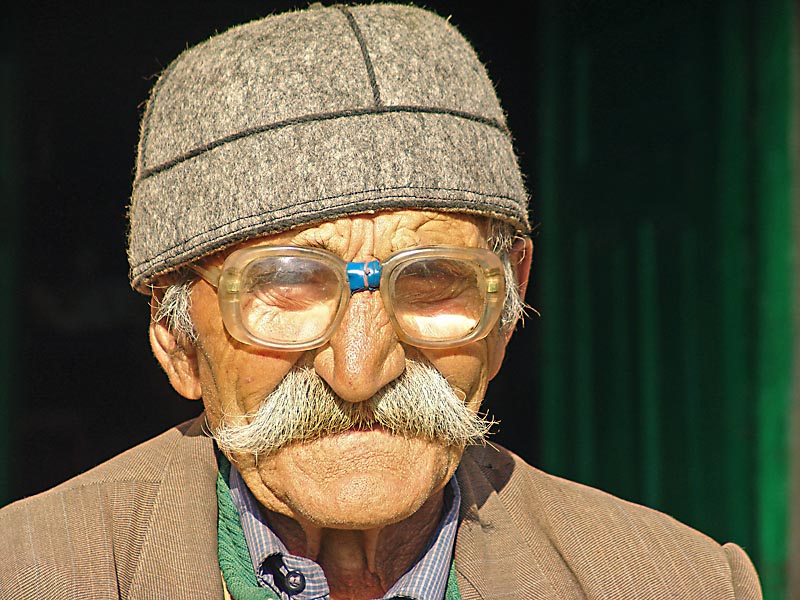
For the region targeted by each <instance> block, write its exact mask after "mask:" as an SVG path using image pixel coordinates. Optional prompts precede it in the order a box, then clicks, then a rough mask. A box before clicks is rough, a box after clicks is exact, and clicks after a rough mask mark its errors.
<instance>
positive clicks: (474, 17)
mask: <svg viewBox="0 0 800 600" xmlns="http://www.w3.org/2000/svg"><path fill="white" fill-rule="evenodd" d="M306 5H307V3H306V2H254V1H249V2H189V1H186V0H182V1H173V2H164V3H160V4H150V5H147V4H141V3H117V2H106V3H100V2H97V3H88V2H80V3H71V2H70V3H48V2H40V1H38V2H37V1H34V2H29V3H25V4H23V5H18V6H17V8H16V10H15V12H14V13H13V17H12V18H10V19H7V20H5V21H4V22H3V25H4V27H5V31H4V34H5V35H4V40H3V44H4V46H3V48H4V55H5V56H6V57H9V59H10V60H9V64H10V68H11V69H12V72H11V75H10V77H9V79H8V80H7V81H9V82H10V86H9V88H7V89H6V90H5V91H4V93H5V94H7V97H6V103H7V108H8V109H9V110H10V111H11V114H13V115H15V116H14V118H13V119H12V131H13V135H14V137H15V138H16V142H15V144H14V156H13V157H12V160H13V162H14V173H13V177H14V180H15V185H16V189H17V197H16V198H4V202H5V203H6V204H7V206H6V209H5V210H6V212H5V214H6V215H11V217H10V218H13V219H14V220H15V222H16V228H15V229H16V232H17V233H16V235H17V236H18V237H17V239H16V249H17V253H16V265H15V267H16V269H17V273H18V275H17V280H16V281H17V284H18V285H15V286H14V288H13V291H12V298H13V300H12V301H13V302H14V303H15V307H14V310H15V314H16V318H15V319H14V322H13V323H12V324H11V327H12V328H13V329H12V331H10V332H9V333H10V335H11V336H12V339H13V343H12V346H13V348H14V357H13V365H14V367H13V371H14V377H13V383H12V385H13V393H12V397H13V398H15V401H14V402H13V404H12V406H11V407H9V413H10V415H11V420H12V421H13V427H12V428H11V432H10V433H11V436H12V440H13V445H12V444H9V446H12V447H13V448H14V451H13V453H12V461H11V464H10V486H9V493H8V496H7V498H6V500H13V499H16V498H19V497H22V496H25V495H29V494H32V493H35V492H38V491H41V490H43V489H46V488H48V487H50V486H52V485H54V484H56V483H59V482H60V481H63V480H64V479H66V478H68V477H70V476H72V475H75V474H77V473H79V472H81V471H83V470H85V469H87V468H89V467H91V466H93V465H95V464H97V463H99V462H101V461H103V460H105V459H107V458H109V457H111V456H113V455H115V454H117V453H118V452H120V451H122V450H124V449H126V448H129V447H131V446H133V445H134V444H136V443H138V442H140V441H143V440H145V439H147V438H149V437H151V436H153V435H155V434H157V433H160V432H161V431H163V430H164V429H166V428H168V427H169V426H170V425H172V424H175V423H177V422H180V421H182V420H184V419H186V418H189V417H192V416H194V415H195V414H197V413H198V412H199V410H200V404H199V403H193V402H189V401H187V400H185V399H183V398H181V397H179V396H178V395H177V394H176V393H174V392H173V391H172V389H171V387H170V386H169V383H168V381H167V379H166V377H165V376H164V374H163V373H162V372H161V370H160V368H159V367H158V365H157V363H156V361H155V360H154V358H153V357H152V355H151V353H150V349H149V344H148V341H147V325H148V318H149V311H148V307H147V299H146V298H145V297H143V296H140V295H138V294H137V293H135V292H133V291H132V290H131V289H130V288H129V286H128V282H127V268H128V267H127V261H126V256H125V236H126V221H125V211H126V204H127V200H128V195H129V193H130V185H131V181H132V175H133V164H134V156H135V149H136V143H137V133H138V122H139V118H140V115H141V111H142V106H143V103H144V101H145V99H146V98H147V96H148V92H149V89H150V87H151V86H152V85H153V84H154V82H155V79H156V77H157V75H158V73H159V72H160V71H161V70H162V69H163V68H164V67H165V66H166V65H167V64H168V63H169V62H170V61H171V60H172V59H173V58H175V57H176V56H177V55H178V54H179V53H180V52H181V51H182V50H183V49H184V48H185V47H187V46H189V45H194V44H196V43H198V42H200V41H202V40H204V39H206V38H207V37H209V36H211V35H213V34H214V33H215V32H218V31H223V30H225V29H227V28H228V27H230V26H232V25H235V24H239V23H242V22H246V21H249V20H252V19H255V18H258V17H261V16H265V15H267V14H270V13H273V12H282V11H283V10H285V9H288V8H292V7H302V6H306ZM426 6H427V7H428V8H431V9H432V10H434V11H436V12H438V13H439V14H441V15H443V16H448V15H450V14H452V19H451V20H452V22H453V23H454V24H455V25H457V26H458V27H459V28H460V29H461V31H462V32H463V33H464V34H465V35H466V36H467V38H468V39H470V40H471V41H472V42H473V43H474V45H475V46H476V49H477V51H478V53H479V55H480V56H481V58H482V59H483V60H484V61H485V62H486V63H487V65H488V69H489V72H490V75H491V76H492V78H493V79H494V81H495V82H496V85H497V89H498V92H499V94H500V97H501V99H502V100H503V103H504V108H505V109H506V111H507V112H508V113H509V124H510V127H511V129H512V131H514V132H515V134H516V141H517V147H518V150H519V153H520V156H521V162H522V166H523V170H524V171H525V173H526V174H528V176H529V179H530V180H531V181H534V182H535V177H533V171H534V168H535V165H534V164H533V163H534V160H533V158H534V157H533V139H534V136H535V131H534V128H535V119H534V111H533V103H534V98H533V95H534V90H535V70H534V68H533V64H534V57H533V55H532V52H533V47H532V43H531V33H530V29H531V19H532V18H533V17H532V16H530V15H527V16H526V15H523V14H520V13H519V11H518V10H514V9H512V7H513V6H514V3H512V2H496V3H493V7H494V9H493V10H492V11H491V12H488V13H487V12H486V11H485V10H479V8H478V7H477V6H467V5H464V4H462V3H460V2H428V3H427V4H426ZM531 187H533V188H535V185H532V186H531ZM11 202H13V203H14V206H11V205H10V204H9V203H11ZM534 219H535V217H534ZM532 287H533V289H534V291H533V294H534V295H532V296H529V301H530V302H531V303H532V304H536V302H535V300H534V299H532V298H535V288H536V283H535V278H534V282H533V285H532ZM536 327H537V325H536V319H535V318H533V319H530V320H529V322H528V325H527V326H526V328H525V330H524V331H523V332H522V333H521V334H520V335H518V336H517V338H516V339H515V340H514V342H513V344H512V348H511V350H510V353H509V358H508V364H507V365H506V366H505V368H504V369H503V371H502V372H501V375H500V376H499V377H498V379H497V380H496V383H494V384H493V385H492V387H491V392H490V398H489V399H488V400H487V406H488V407H489V408H490V410H491V412H492V413H493V414H494V415H495V417H496V418H498V419H499V420H500V421H501V426H500V428H499V432H500V433H499V434H498V435H497V436H496V437H495V438H494V439H495V441H497V442H500V443H504V444H508V445H511V446H512V447H515V448H516V449H517V450H518V451H519V452H520V453H522V454H523V455H524V456H526V457H528V458H529V459H535V454H536V445H535V443H534V440H533V437H532V432H533V431H535V423H534V422H533V419H534V395H533V388H534V387H535V382H534V379H535V377H536V366H535V365H536V361H535V358H534V354H535V345H534V343H533V342H534V339H535V337H536ZM511 397H513V398H514V401H513V402H512V401H509V400H508V398H511ZM512 409H513V410H512ZM0 500H2V499H0Z"/></svg>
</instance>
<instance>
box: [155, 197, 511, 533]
mask: <svg viewBox="0 0 800 600" xmlns="http://www.w3.org/2000/svg"><path fill="white" fill-rule="evenodd" d="M485 238H486V233H485V231H484V227H483V226H482V221H481V220H479V219H475V218H472V217H468V216H465V215H457V214H442V213H433V212H425V211H414V210H405V211H394V212H385V213H379V214H376V215H374V216H357V217H347V218H341V219H338V220H335V221H332V222H327V223H323V224H321V225H314V226H309V227H305V228H299V229H296V230H292V231H289V232H285V233H281V234H278V235H273V236H267V237H264V238H260V239H258V240H254V241H252V242H248V243H246V244H244V245H245V246H251V245H291V246H308V247H314V248H322V249H325V250H328V251H330V252H333V253H335V254H337V255H338V256H340V257H341V258H343V259H344V260H346V261H368V260H372V259H378V260H383V259H386V258H387V257H388V256H389V255H391V254H392V253H394V252H397V251H399V250H403V249H408V248H413V247H417V246H432V245H447V246H462V247H468V248H473V247H479V248H483V247H486V241H485ZM223 259H224V257H218V261H219V262H220V263H221V261H222V260H223ZM522 271H524V268H523V269H522ZM523 291H524V290H523ZM191 315H192V317H193V320H194V324H195V328H196V331H197V341H196V343H195V344H194V348H193V349H191V350H190V351H189V352H188V355H189V361H188V363H187V364H190V368H189V369H188V372H189V374H188V375H187V376H186V377H185V379H188V380H191V386H190V387H191V389H192V390H195V391H194V392H191V391H190V392H187V391H186V389H178V391H179V392H181V393H184V395H188V396H192V395H197V394H198V393H199V394H200V395H202V398H203V402H204V404H205V408H206V412H207V416H208V421H209V424H210V426H211V428H212V430H213V429H215V428H216V427H217V426H218V425H219V424H220V422H221V421H222V420H223V418H224V419H226V420H227V419H236V418H237V417H242V416H244V415H248V414H251V413H253V412H254V411H256V410H257V409H258V407H259V405H260V404H261V402H262V401H263V400H264V398H265V397H266V396H267V395H268V394H270V392H272V391H273V390H274V389H275V388H276V386H278V385H279V383H280V382H281V381H282V380H283V378H284V377H285V376H286V374H287V373H288V372H289V371H290V370H292V369H293V368H294V367H297V366H310V367H313V369H314V371H315V372H316V373H317V374H318V375H319V376H320V377H321V378H322V379H323V380H324V381H325V382H326V383H327V384H328V385H329V386H330V388H331V389H332V390H333V392H334V393H335V394H336V395H337V396H338V398H339V401H340V402H343V403H353V404H357V403H362V402H365V401H367V400H369V399H370V398H372V397H373V396H374V395H375V394H376V393H377V392H379V391H380V390H381V389H382V388H384V387H385V386H386V385H387V384H389V383H391V382H392V381H394V380H395V379H396V378H398V377H399V376H400V375H401V374H402V373H403V372H404V371H405V369H406V365H407V361H410V360H411V361H417V362H422V363H428V364H430V365H432V366H433V367H434V368H435V369H436V370H437V371H438V372H439V373H441V374H442V375H443V376H444V377H445V378H446V380H447V382H448V383H449V385H450V386H451V387H452V388H453V390H454V391H455V393H456V394H457V395H458V397H459V398H462V399H463V401H464V402H465V403H466V405H467V406H468V407H469V408H470V409H471V410H473V411H477V410H478V408H479V406H480V403H481V400H482V398H483V396H484V392H485V390H486V386H487V384H488V382H489V380H490V379H491V378H492V377H493V376H494V375H495V373H496V372H497V369H498V368H499V366H500V362H501V360H502V356H503V352H504V350H505V345H506V342H507V337H506V336H505V335H503V334H501V333H499V332H498V331H494V332H493V333H491V334H490V335H489V336H488V337H486V338H484V339H482V340H479V341H476V342H472V343H470V344H467V345H464V346H460V347H456V348H448V349H442V350H433V349H420V348H416V347H413V346H409V345H406V344H403V343H401V342H400V341H399V340H398V338H397V336H396V335H395V332H394V329H393V327H392V325H391V323H390V322H389V319H388V317H387V315H386V312H385V310H384V307H383V303H382V300H381V296H380V294H378V293H369V292H366V293H357V294H355V295H353V296H352V297H351V298H350V300H349V305H348V308H347V312H346V314H345V316H344V319H343V320H342V322H341V324H340V325H339V327H338V328H337V330H336V331H335V333H334V334H333V336H332V338H331V339H330V341H329V342H327V343H326V344H325V345H323V346H322V347H320V348H316V349H313V350H308V351H303V352H289V351H276V350H269V349H266V348H262V347H256V346H249V345H244V344H241V343H240V342H237V341H236V340H234V339H233V338H232V337H230V335H228V334H227V332H226V330H225V328H224V326H223V323H222V320H221V316H220V312H219V307H218V304H217V295H216V290H215V289H214V288H213V287H212V286H210V285H209V284H207V283H206V282H204V281H199V282H197V284H196V285H195V286H194V288H193V291H192V301H191ZM156 353H157V355H158V352H156ZM162 362H163V361H162ZM173 383H175V380H174V379H173ZM176 387H177V388H180V385H178V386H176ZM462 451H463V448H462V447H460V446H457V447H455V446H447V445H445V444H443V443H442V442H437V441H431V440H427V439H422V438H418V437H414V438H409V437H407V436H402V435H395V434H392V433H389V432H388V431H386V430H384V429H383V428H380V427H373V428H367V429H360V430H350V431H346V432H344V433H338V434H335V435H327V436H323V437H321V438H319V439H314V440H311V441H305V442H296V443H291V444H289V445H288V446H285V447H283V448H281V449H279V450H277V451H276V452H274V453H270V454H267V455H260V456H258V458H257V459H256V458H255V457H253V456H252V455H249V454H247V455H244V454H234V455H233V456H231V457H230V458H231V459H233V460H234V461H236V464H237V467H238V468H239V470H240V472H241V473H242V476H243V477H244V479H245V481H246V482H247V484H248V487H249V488H250V489H251V490H252V491H253V493H254V495H255V496H256V497H257V499H258V500H259V501H260V502H261V503H262V504H263V505H264V506H266V507H267V508H268V509H270V510H272V511H274V512H277V513H280V514H284V515H286V516H289V517H291V518H293V519H295V520H297V521H299V522H301V523H302V522H304V521H306V522H310V523H312V524H314V525H316V526H320V527H333V528H346V529H371V528H374V527H380V526H383V525H387V524H389V523H394V522H397V521H399V520H401V519H403V518H405V517H407V516H409V515H411V514H413V513H414V512H416V510H418V509H419V508H420V507H421V506H422V505H423V504H424V503H425V502H426V500H428V499H429V498H431V497H432V496H433V495H435V494H437V493H438V492H439V491H440V490H441V489H442V488H443V486H444V485H445V483H446V482H447V481H448V479H449V478H450V477H451V476H452V474H453V472H454V471H455V469H456V467H457V465H458V462H459V460H460V458H461V453H462Z"/></svg>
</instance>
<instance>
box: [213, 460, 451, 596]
mask: <svg viewBox="0 0 800 600" xmlns="http://www.w3.org/2000/svg"><path fill="white" fill-rule="evenodd" d="M230 473H231V465H230V463H229V462H228V460H227V459H226V458H225V457H224V456H222V455H221V454H220V455H219V473H217V506H218V508H219V510H218V514H219V517H218V519H217V538H218V548H219V567H220V569H221V570H222V577H223V579H224V580H225V585H226V586H227V588H228V592H229V593H230V595H231V598H233V600H280V598H279V597H278V596H277V595H275V592H273V591H272V590H271V589H269V588H262V587H261V586H259V585H258V580H257V579H256V574H255V571H253V561H252V559H251V558H250V550H248V548H247V541H246V539H245V537H244V531H243V530H242V522H241V521H240V520H239V512H238V511H237V510H236V506H234V504H233V500H232V499H231V490H230V488H229V487H228V482H229V480H230ZM444 600H461V593H460V592H459V591H458V582H457V581H456V566H455V562H451V563H450V575H449V576H448V578H447V590H446V591H445V594H444Z"/></svg>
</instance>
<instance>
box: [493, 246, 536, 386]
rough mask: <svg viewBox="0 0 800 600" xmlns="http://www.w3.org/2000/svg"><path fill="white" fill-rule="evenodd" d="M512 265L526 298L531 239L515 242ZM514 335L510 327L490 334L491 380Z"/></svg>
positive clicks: (521, 291) (520, 290) (520, 291)
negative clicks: (504, 330)
mask: <svg viewBox="0 0 800 600" xmlns="http://www.w3.org/2000/svg"><path fill="white" fill-rule="evenodd" d="M509 255H510V259H511V264H512V265H513V266H514V275H515V277H516V280H517V288H518V289H519V295H520V297H521V298H523V299H524V298H525V290H527V289H528V278H529V276H530V271H531V261H532V257H533V242H532V241H531V239H530V238H528V237H524V238H519V239H517V240H516V241H515V242H514V245H513V246H512V248H511V252H510V253H509ZM512 333H514V327H509V328H508V331H506V332H505V333H501V332H499V331H497V332H495V333H493V334H490V335H489V337H488V338H487V339H488V340H489V344H490V345H493V347H492V348H491V350H490V352H489V363H488V374H489V379H490V380H491V379H494V376H495V375H497V372H498V371H499V370H500V366H501V365H502V364H503V357H504V356H505V354H506V346H507V345H508V342H509V341H510V340H511V334H512Z"/></svg>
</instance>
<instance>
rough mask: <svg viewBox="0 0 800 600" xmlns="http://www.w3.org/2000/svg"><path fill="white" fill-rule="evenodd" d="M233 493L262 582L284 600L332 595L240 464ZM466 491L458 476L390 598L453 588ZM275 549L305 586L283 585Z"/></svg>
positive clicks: (420, 597)
mask: <svg viewBox="0 0 800 600" xmlns="http://www.w3.org/2000/svg"><path fill="white" fill-rule="evenodd" d="M230 490H231V499H232V500H233V504H234V506H235V507H236V510H237V511H238V512H239V518H240V520H241V523H242V529H243V530H244V537H245V540H246V541H247V548H248V550H249V551H250V558H251V559H252V561H253V569H254V571H255V573H256V578H257V579H258V581H259V584H260V585H261V586H264V587H269V588H271V589H272V590H273V591H274V592H275V593H277V594H278V595H280V597H281V599H282V600H324V599H327V598H328V597H329V595H330V590H329V588H328V582H327V580H326V579H325V574H324V573H323V571H322V567H320V566H319V565H318V564H317V563H316V562H314V561H312V560H310V559H307V558H303V557H299V556H293V555H291V554H289V553H288V551H287V549H286V546H284V544H283V542H281V540H280V538H278V536H277V535H275V534H274V533H273V532H272V530H271V529H270V528H269V525H267V522H266V520H265V519H264V516H263V513H262V511H261V509H260V505H259V504H258V501H257V500H256V499H255V498H254V497H253V495H252V493H250V490H249V489H248V488H247V485H246V484H245V483H244V480H243V479H242V476H241V475H240V474H239V471H238V470H237V469H236V467H235V466H234V465H231V474H230ZM460 505H461V491H460V490H459V487H458V482H457V481H456V478H455V477H452V478H451V479H450V481H449V482H448V484H447V486H446V487H445V493H444V510H443V515H442V519H441V520H440V522H439V524H438V526H437V528H436V530H435V531H434V532H433V534H432V535H431V537H430V539H429V541H428V544H427V546H426V547H425V550H424V551H423V553H422V555H421V556H420V558H419V560H418V561H417V562H416V563H415V564H414V565H413V566H412V567H411V568H410V569H409V570H408V571H406V573H405V574H404V575H403V576H402V577H401V578H400V579H399V580H398V581H397V582H396V583H395V584H394V585H393V586H392V587H391V588H390V589H389V591H388V592H387V593H386V595H385V596H384V597H383V599H384V600H388V599H390V598H411V599H413V600H441V599H442V598H444V594H445V590H446V589H447V578H448V575H449V573H450V562H451V560H452V557H453V546H454V545H455V540H456V531H457V529H458V511H459V508H460ZM274 554H279V555H281V556H282V557H283V561H284V563H285V564H286V567H287V568H288V569H290V570H297V571H300V572H301V573H302V574H303V576H304V577H305V579H306V587H305V589H304V590H303V591H302V592H301V593H299V594H295V595H293V596H289V595H288V594H286V593H285V592H283V591H282V590H281V589H280V588H278V587H277V585H276V584H275V581H274V580H273V577H272V574H271V573H270V572H269V571H268V570H266V569H263V568H262V564H263V563H264V561H265V560H266V559H267V558H268V557H269V556H272V555H274Z"/></svg>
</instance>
